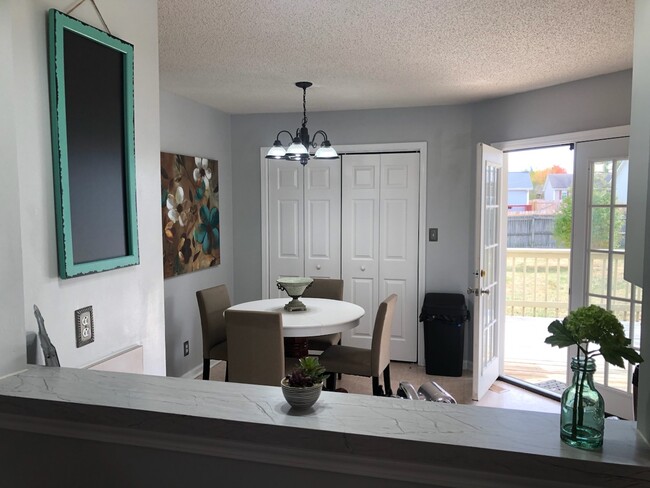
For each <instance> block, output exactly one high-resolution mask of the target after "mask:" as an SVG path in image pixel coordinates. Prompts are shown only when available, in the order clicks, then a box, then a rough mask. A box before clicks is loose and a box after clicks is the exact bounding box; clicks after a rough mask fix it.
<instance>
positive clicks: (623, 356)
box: [600, 344, 643, 368]
mask: <svg viewBox="0 0 650 488" xmlns="http://www.w3.org/2000/svg"><path fill="white" fill-rule="evenodd" d="M600 353H601V354H602V355H603V358H604V359H605V361H607V362H608V363H611V364H613V365H615V366H618V367H619V368H624V367H625V363H624V362H623V360H627V361H629V362H630V363H632V364H636V363H641V362H643V358H642V357H641V355H640V354H639V353H638V352H636V351H635V350H634V349H632V348H631V347H625V346H622V345H620V344H603V345H601V346H600Z"/></svg>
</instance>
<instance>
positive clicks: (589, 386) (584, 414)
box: [560, 358, 605, 449]
mask: <svg viewBox="0 0 650 488" xmlns="http://www.w3.org/2000/svg"><path fill="white" fill-rule="evenodd" d="M571 371H573V382H572V383H571V386H569V387H568V388H567V389H566V390H564V393H563V394H562V406H561V411H560V438H561V439H562V441H563V442H565V443H566V444H568V445H570V446H573V447H577V448H580V449H598V448H599V447H601V446H602V445H603V434H604V431H605V401H604V400H603V397H602V395H601V394H600V393H599V392H598V390H596V387H595V386H594V372H595V371H596V363H595V362H594V360H593V359H587V360H585V359H584V358H573V359H572V360H571Z"/></svg>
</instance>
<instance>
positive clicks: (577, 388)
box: [544, 305, 643, 449]
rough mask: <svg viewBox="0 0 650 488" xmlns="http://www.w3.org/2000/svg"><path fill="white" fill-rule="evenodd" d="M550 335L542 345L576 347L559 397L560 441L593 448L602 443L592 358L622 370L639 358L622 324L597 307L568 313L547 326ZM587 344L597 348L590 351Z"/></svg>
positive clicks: (602, 406)
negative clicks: (569, 376) (569, 378)
mask: <svg viewBox="0 0 650 488" xmlns="http://www.w3.org/2000/svg"><path fill="white" fill-rule="evenodd" d="M548 331H549V332H550V333H551V335H550V336H549V337H547V338H546V340H545V341H544V342H546V343H547V344H550V345H552V346H557V347H560V348H562V347H567V346H572V345H576V346H578V355H577V356H576V357H574V358H573V359H572V360H571V370H572V371H573V382H572V384H571V385H570V386H569V387H568V388H567V389H566V390H565V391H564V393H563V394H562V403H561V412H560V438H561V439H562V441H563V442H565V443H566V444H569V445H570V446H573V447H578V448H582V449H597V448H599V447H600V446H602V444H603V434H604V428H605V404H604V401H603V397H602V396H601V394H600V393H599V392H598V391H597V390H596V388H595V386H594V382H593V375H594V372H595V371H596V363H595V361H594V358H595V357H597V356H602V357H603V359H604V360H605V361H607V362H608V363H610V364H613V365H615V366H618V367H621V368H624V367H625V363H624V362H623V360H627V361H628V362H630V363H631V364H636V363H640V362H643V358H642V357H641V355H640V354H639V353H638V352H636V351H635V350H634V349H633V348H632V347H631V346H630V339H628V338H626V337H625V330H624V328H623V324H621V323H620V322H619V320H618V319H617V318H616V316H615V315H614V314H613V313H612V312H609V311H607V310H605V309H604V308H601V307H599V306H597V305H589V306H588V307H580V308H578V309H577V310H575V311H573V312H571V313H569V315H568V316H566V317H565V318H564V320H563V321H562V322H560V321H559V320H555V321H553V322H552V323H551V324H550V325H549V326H548ZM591 344H598V345H600V348H598V349H590V345H591Z"/></svg>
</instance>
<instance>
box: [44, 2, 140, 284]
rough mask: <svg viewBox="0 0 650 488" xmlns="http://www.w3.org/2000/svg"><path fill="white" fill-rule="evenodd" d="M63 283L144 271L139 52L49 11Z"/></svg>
mask: <svg viewBox="0 0 650 488" xmlns="http://www.w3.org/2000/svg"><path fill="white" fill-rule="evenodd" d="M48 27H49V62H50V63H49V73H50V114H51V125H52V160H53V166H54V200H55V214H56V228H57V229H56V230H57V244H58V262H59V275H60V276H61V278H70V277H73V276H79V275H84V274H88V273H96V272H99V271H106V270H109V269H114V268H119V267H123V266H130V265H134V264H138V263H139V262H140V257H139V253H138V226H137V215H136V188H135V146H134V138H135V136H134V130H133V125H134V114H133V45H131V44H129V43H127V42H124V41H122V40H121V39H118V38H117V37H114V36H112V35H110V34H107V33H105V32H103V31H101V30H99V29H96V28H94V27H91V26H89V25H87V24H84V23H83V22H80V21H79V20H76V19H74V18H72V17H69V16H68V15H65V14H63V13H62V12H59V11H57V10H50V11H49V24H48Z"/></svg>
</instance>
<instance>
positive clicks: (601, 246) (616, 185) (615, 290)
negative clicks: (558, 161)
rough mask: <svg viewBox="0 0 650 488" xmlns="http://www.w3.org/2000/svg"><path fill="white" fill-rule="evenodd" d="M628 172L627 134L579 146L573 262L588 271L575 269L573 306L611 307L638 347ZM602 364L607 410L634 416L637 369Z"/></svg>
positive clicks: (599, 376) (599, 373) (599, 382)
mask: <svg viewBox="0 0 650 488" xmlns="http://www.w3.org/2000/svg"><path fill="white" fill-rule="evenodd" d="M628 174H629V161H628V138H627V137H621V138H615V139H606V140H600V141H589V142H584V143H578V144H576V186H575V207H576V210H577V211H576V214H575V225H574V229H573V239H574V246H575V247H574V249H575V250H576V252H575V259H574V262H573V263H572V264H573V265H574V266H575V267H574V269H576V270H578V269H580V270H584V272H574V273H572V274H573V280H572V287H571V288H572V298H573V300H572V308H575V307H579V306H582V305H591V304H594V305H599V306H601V307H603V308H606V309H608V310H611V311H612V312H613V313H614V315H616V316H617V318H618V319H619V320H620V321H621V323H622V324H623V325H624V327H625V333H626V336H627V337H629V338H630V339H631V340H632V345H633V346H634V347H636V348H637V349H638V348H639V346H640V339H641V327H640V325H641V324H640V319H641V301H642V291H641V289H640V288H639V287H637V286H634V285H632V284H631V283H629V282H627V281H625V279H624V277H623V268H624V264H625V227H626V220H627V218H626V217H627V186H628ZM578 209H579V211H578ZM578 250H580V252H578ZM574 290H575V292H577V293H574ZM596 363H597V370H596V373H595V374H594V382H595V383H596V386H597V388H598V390H599V391H600V392H601V394H602V395H603V397H604V398H605V408H606V410H607V412H608V413H611V414H614V415H617V416H620V417H623V418H627V419H632V418H633V400H632V384H631V382H632V372H633V367H630V365H629V364H628V365H627V367H626V368H618V367H616V366H613V365H610V364H608V363H606V362H605V361H604V360H603V359H602V357H598V358H597V360H596Z"/></svg>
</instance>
